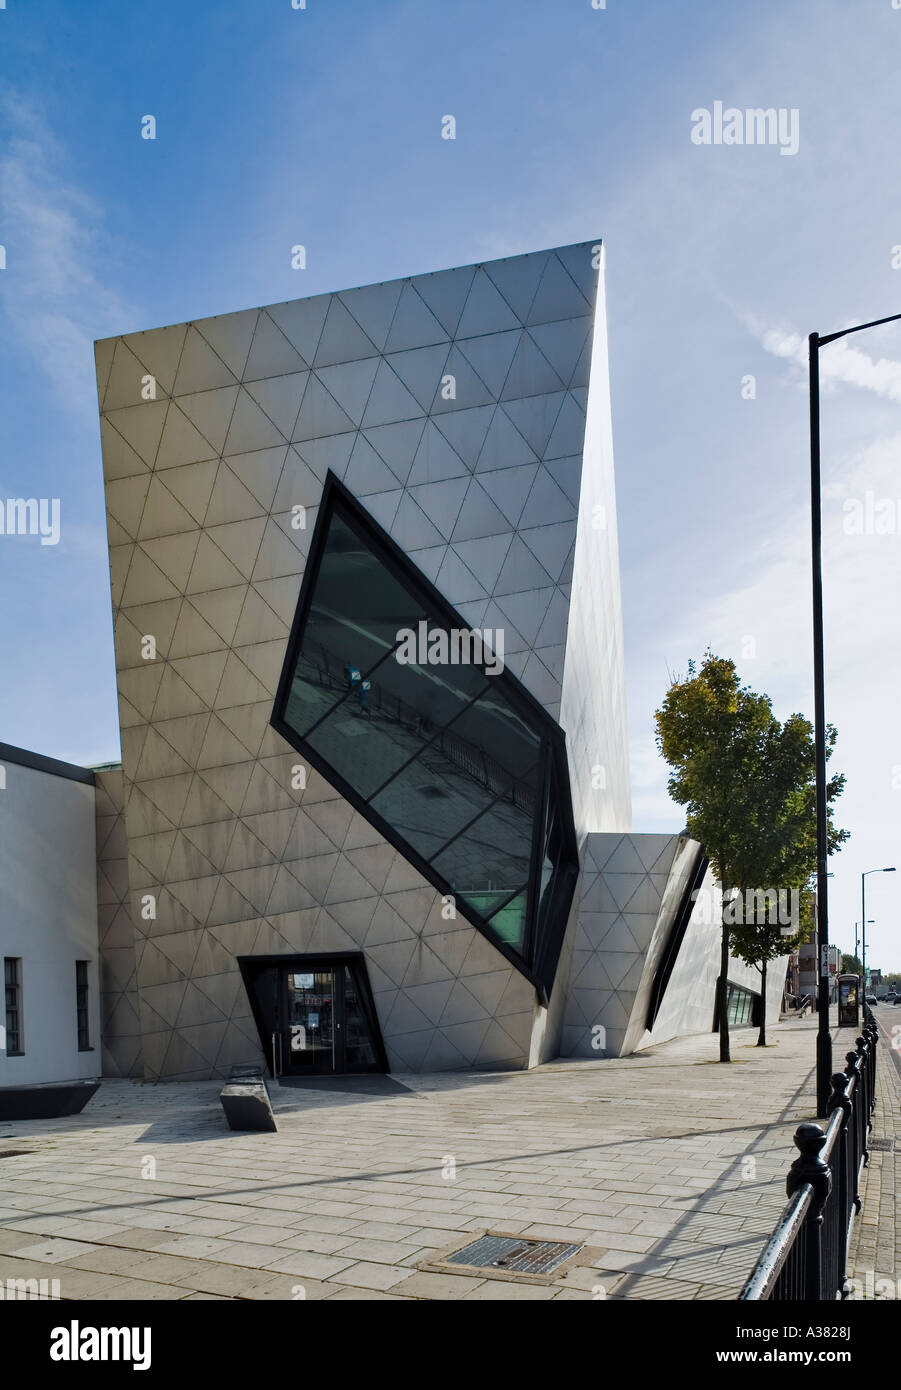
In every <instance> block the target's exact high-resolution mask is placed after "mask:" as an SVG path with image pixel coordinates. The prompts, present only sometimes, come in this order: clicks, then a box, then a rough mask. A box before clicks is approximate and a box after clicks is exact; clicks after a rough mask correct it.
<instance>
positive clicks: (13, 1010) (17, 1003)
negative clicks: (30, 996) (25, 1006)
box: [3, 956, 25, 1057]
mask: <svg viewBox="0 0 901 1390" xmlns="http://www.w3.org/2000/svg"><path fill="white" fill-rule="evenodd" d="M10 966H12V967H13V971H12V973H13V975H14V977H15V978H14V979H12V980H10V978H9V975H10V969H9V967H10ZM10 993H12V995H13V1002H12V1004H10ZM3 1003H4V1025H5V1041H6V1055H7V1057H24V1056H25V1024H24V1021H23V1018H22V957H21V956H4V957H3ZM10 1015H14V1016H15V1020H16V1022H15V1028H14V1029H11V1028H10V1026H9V1020H10ZM11 1036H14V1037H15V1039H16V1046H15V1047H10V1045H9V1040H10V1037H11Z"/></svg>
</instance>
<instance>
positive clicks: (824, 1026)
mask: <svg viewBox="0 0 901 1390" xmlns="http://www.w3.org/2000/svg"><path fill="white" fill-rule="evenodd" d="M898 319H901V314H891V315H890V316H889V317H888V318H884V319H872V320H871V321H870V322H869V323H861V324H858V325H857V326H856V327H854V328H842V329H840V330H839V331H838V332H837V333H827V334H825V336H823V337H821V336H820V334H819V333H811V334H810V337H809V338H808V340H807V341H808V346H809V351H810V539H811V560H812V572H813V703H814V739H815V743H816V805H817V904H816V911H817V956H818V968H817V1019H818V1029H817V1115H818V1116H825V1115H827V1114H828V1112H829V1095H830V1092H831V1089H832V1037H831V1035H830V1033H829V913H828V905H827V899H826V878H827V873H826V860H827V856H828V853H829V843H828V834H827V826H828V821H827V805H826V696H825V677H824V666H823V562H822V548H823V547H822V537H823V520H822V512H821V498H820V348H822V347H826V345H827V344H828V343H834V342H836V340H837V339H838V338H846V337H847V336H848V334H849V333H862V332H863V330H864V329H865V328H878V327H879V325H880V324H883V323H895V322H897V320H898ZM868 872H869V871H868ZM861 916H862V917H863V918H864V919H866V912H865V911H864V912H863V913H862V914H861ZM864 933H866V922H864Z"/></svg>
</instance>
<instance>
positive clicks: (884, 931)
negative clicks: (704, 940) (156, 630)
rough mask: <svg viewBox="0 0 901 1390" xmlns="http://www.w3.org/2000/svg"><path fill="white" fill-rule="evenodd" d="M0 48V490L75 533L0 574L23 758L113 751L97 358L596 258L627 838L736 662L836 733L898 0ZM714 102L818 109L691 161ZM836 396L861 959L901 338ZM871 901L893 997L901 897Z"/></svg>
mask: <svg viewBox="0 0 901 1390" xmlns="http://www.w3.org/2000/svg"><path fill="white" fill-rule="evenodd" d="M0 45H2V52H3V62H2V69H0V70H2V77H0V243H2V244H3V246H5V248H6V257H7V264H6V269H5V270H3V271H2V272H0V318H2V333H0V495H2V496H4V497H8V496H44V497H59V498H60V499H61V511H62V522H63V526H62V539H61V541H60V543H59V545H57V546H46V547H41V546H38V545H36V544H35V541H34V540H33V539H31V538H27V537H25V538H17V537H12V538H11V537H4V538H3V540H2V543H0V583H2V585H3V593H4V595H5V598H6V601H5V603H4V604H3V608H2V615H0V638H2V651H3V658H4V673H5V680H4V681H3V683H2V688H0V738H2V739H3V740H5V741H7V742H9V743H14V744H19V745H21V746H24V747H27V748H33V749H36V750H38V751H40V752H43V753H47V754H50V755H54V756H58V757H63V758H69V759H71V760H73V761H76V762H82V763H92V762H100V761H111V760H114V759H116V758H117V757H118V732H117V720H116V705H115V677H114V663H113V647H112V631H111V621H110V609H109V585H108V572H107V558H106V533H105V522H104V512H103V489H102V474H101V463H100V448H99V432H98V426H97V413H96V393H95V388H94V379H93V356H92V341H93V340H94V339H95V338H102V337H106V336H110V335H112V334H116V333H120V332H127V331H132V330H136V329H140V328H148V327H155V326H157V325H159V324H163V323H170V322H177V321H183V320H185V319H189V318H196V317H201V316H204V315H208V314H214V313H222V312H227V311H230V310H233V309H239V308H244V307H248V306H252V305H257V304H267V303H272V302H275V301H279V300H284V299H288V298H292V297H297V296H300V295H305V294H315V293H318V292H320V291H322V290H328V289H342V288H345V287H349V286H352V285H358V284H366V283H368V282H370V281H375V280H385V279H390V278H392V277H395V276H399V275H408V274H413V273H416V272H419V271H428V270H435V269H440V268H443V267H445V266H450V265H459V264H465V263H468V262H472V261H478V260H485V259H489V258H491V257H495V256H503V255H510V254H515V253H517V252H522V251H529V250H534V249H538V248H540V247H544V246H551V245H558V244H564V243H570V242H574V241H581V240H585V239H588V238H595V237H597V236H601V237H603V239H604V241H605V242H606V247H607V293H608V314H609V334H610V357H611V375H612V382H611V385H612V399H613V423H614V440H615V448H616V468H617V491H618V507H619V528H620V546H621V554H622V574H623V607H624V623H625V639H626V659H627V680H628V693H629V711H630V734H631V753H632V769H633V794H634V806H635V827H636V829H638V830H665V829H674V830H675V829H679V828H680V827H681V824H682V815H681V812H680V809H679V808H678V807H675V806H674V805H673V804H672V803H671V802H670V801H669V798H668V797H667V794H666V770H665V767H664V766H663V764H662V763H661V761H660V759H659V757H658V756H657V753H656V750H655V748H654V743H653V725H652V714H653V710H654V708H655V707H656V705H657V704H659V702H660V700H661V699H662V697H663V694H664V692H665V689H666V685H667V681H668V678H669V675H670V674H671V673H673V672H681V671H684V669H685V664H686V661H687V659H688V658H689V657H690V656H695V657H698V656H700V655H701V654H702V652H703V650H704V648H705V646H707V645H708V644H709V645H711V646H712V647H713V648H714V650H716V651H717V652H719V653H721V654H723V655H729V656H732V657H733V658H734V659H735V660H736V661H737V663H738V665H739V669H740V671H741V673H742V675H743V677H744V679H746V680H747V681H748V682H749V683H750V684H751V685H753V686H754V687H755V688H757V689H763V690H765V691H767V692H768V693H769V694H770V695H771V696H772V698H773V701H774V705H775V708H776V712H777V714H779V715H780V717H784V716H785V715H787V714H789V713H791V712H792V711H793V710H796V709H798V710H801V711H803V712H804V713H806V714H808V715H809V714H810V713H811V710H812V694H811V660H810V620H809V609H810V599H809V588H810V579H809V555H808V534H809V533H808V525H809V521H808V516H809V513H808V501H809V499H808V474H807V447H808V446H807V396H806V372H805V369H804V366H803V356H802V355H801V354H802V353H803V348H804V339H805V337H806V334H807V333H808V332H810V331H811V329H817V330H819V331H821V332H828V331H830V330H832V329H835V328H838V327H841V326H844V325H846V324H850V323H854V322H862V321H864V320H867V319H870V318H875V317H879V316H881V315H884V314H890V313H892V312H899V311H901V269H895V268H894V267H893V259H896V260H899V263H901V257H894V256H893V247H895V246H901V176H899V159H898V149H899V138H898V137H899V133H901V89H899V84H898V81H897V73H898V70H899V58H901V10H896V9H894V8H893V6H892V0H855V4H854V5H853V6H850V5H848V4H847V3H846V0H758V2H757V3H756V4H755V5H753V6H736V5H724V4H723V3H722V0H680V3H679V4H678V5H674V4H673V3H672V0H607V6H606V8H605V9H598V10H596V9H593V8H592V6H591V3H590V0H553V3H551V0H544V2H543V3H538V0H491V3H490V4H486V3H485V0H460V2H459V3H454V4H447V3H443V4H442V3H438V0H410V3H403V2H402V0H382V3H380V4H378V5H373V4H372V3H371V0H369V2H368V3H366V0H329V2H328V3H327V0H307V8H306V10H294V9H292V7H291V4H290V0H216V3H211V0H210V2H208V0H194V3H192V4H191V5H190V6H186V5H185V4H184V0H157V3H156V4H155V5H154V6H152V7H147V6H123V5H122V4H121V3H117V2H116V0H92V3H91V4H90V5H75V4H73V3H72V2H71V0H69V3H52V0H47V2H46V3H43V4H39V5H26V4H25V3H24V0H7V5H6V8H5V9H4V10H2V11H0ZM718 100H719V101H723V102H725V103H726V105H727V106H735V107H738V108H742V109H743V108H745V107H748V106H751V107H767V106H773V107H776V108H787V109H792V108H796V109H797V111H798V112H799V131H800V147H799V150H798V153H797V154H795V155H789V156H785V155H782V154H780V151H779V148H778V147H775V146H760V147H748V146H736V145H730V146H725V145H723V146H719V147H715V146H706V147H705V146H698V145H696V144H694V143H693V142H692V140H691V129H692V122H691V115H692V112H693V111H694V110H696V109H697V108H708V109H712V107H713V104H714V102H715V101H718ZM146 114H153V115H154V116H155V117H156V120H157V139H156V140H155V141H145V140H142V139H141V138H140V122H141V118H142V116H144V115H146ZM445 114H453V115H454V116H455V118H456V122H457V138H456V140H455V141H447V140H442V139H441V138H440V128H441V118H442V116H443V115H445ZM298 242H300V243H303V244H304V245H305V246H306V248H307V269H306V270H305V271H302V272H301V271H294V270H292V269H291V266H290V255H289V252H290V247H291V246H292V245H294V244H295V243H298ZM822 371H823V377H824V401H823V429H824V484H825V487H824V492H825V511H824V564H825V605H826V652H827V713H828V717H829V718H830V719H831V720H832V721H834V722H835V723H836V724H837V726H838V729H839V744H838V750H837V753H836V756H835V759H834V765H835V767H836V768H840V769H842V770H843V771H845V773H846V774H847V776H848V788H847V791H846V794H845V796H844V798H843V800H842V805H841V811H840V815H839V820H840V823H841V824H843V825H845V826H846V827H847V828H848V829H850V830H851V832H852V840H851V842H850V844H849V845H848V846H847V847H846V848H845V849H844V850H843V851H842V853H841V855H840V856H838V857H837V858H836V859H835V860H834V862H833V865H832V867H833V869H834V871H835V878H834V879H833V881H832V887H831V910H830V918H831V928H832V934H833V937H834V939H837V940H838V941H839V943H840V944H842V945H843V946H846V947H847V946H848V945H849V944H850V942H851V941H852V939H853V930H854V926H853V924H854V921H855V919H856V918H858V917H859V916H860V907H859V904H860V872H861V870H863V869H869V868H874V867H877V866H882V865H888V864H892V863H895V862H896V860H897V861H899V864H898V867H899V871H901V840H899V809H901V729H899V725H898V719H897V714H896V710H897V705H898V700H897V695H896V692H897V690H898V687H899V684H901V660H899V656H898V645H899V644H898V639H899V618H898V594H899V588H901V560H899V556H901V468H899V462H901V325H898V326H897V327H890V328H887V329H884V330H877V331H875V332H871V333H868V334H866V335H861V336H860V337H858V338H855V339H852V340H851V342H850V344H848V345H846V346H843V345H836V346H834V347H832V348H829V349H827V350H825V352H824V354H823V366H822ZM748 375H753V376H754V378H755V379H756V396H755V398H754V399H743V397H742V379H743V378H744V377H746V376H748ZM868 493H869V494H871V499H872V502H873V504H874V505H875V504H876V503H878V502H879V501H880V500H882V499H886V505H885V506H883V507H882V508H881V510H880V511H879V517H880V519H881V520H880V527H881V530H882V531H883V532H884V533H883V534H875V533H871V534H862V535H857V534H853V533H851V532H849V530H848V529H847V528H848V525H849V520H848V518H849V513H848V511H847V510H846V507H845V504H846V503H854V502H855V501H860V502H861V503H862V504H863V503H865V500H866V496H867V494H868ZM867 883H868V902H867V909H868V916H871V917H874V918H875V919H876V924H875V926H874V927H872V928H871V929H870V941H871V947H872V951H871V962H872V963H873V964H880V963H881V964H883V965H885V966H894V967H895V968H899V967H901V940H899V924H901V872H899V873H898V875H897V876H895V877H886V878H882V877H881V876H878V877H877V876H875V875H874V876H873V877H872V878H869V879H868V880H867Z"/></svg>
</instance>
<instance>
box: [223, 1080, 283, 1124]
mask: <svg viewBox="0 0 901 1390" xmlns="http://www.w3.org/2000/svg"><path fill="white" fill-rule="evenodd" d="M219 1099H220V1101H221V1102H222V1109H223V1110H224V1111H225V1118H226V1120H227V1121H228V1127H229V1129H241V1130H266V1131H269V1132H272V1131H275V1130H277V1129H278V1125H277V1124H276V1123H275V1116H274V1115H273V1113H272V1101H271V1100H270V1099H269V1087H268V1086H267V1085H266V1078H265V1077H264V1075H263V1073H262V1071H261V1070H260V1068H259V1067H249V1066H248V1067H232V1069H231V1073H230V1074H229V1078H228V1081H227V1082H226V1083H225V1085H224V1086H223V1088H222V1090H221V1091H220V1093H219Z"/></svg>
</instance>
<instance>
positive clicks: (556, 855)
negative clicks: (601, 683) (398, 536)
mask: <svg viewBox="0 0 901 1390" xmlns="http://www.w3.org/2000/svg"><path fill="white" fill-rule="evenodd" d="M312 556H313V558H312V560H311V566H312V568H311V570H310V573H309V575H308V577H307V579H306V580H305V589H304V597H303V599H302V603H304V604H305V618H304V620H303V625H302V630H301V631H300V633H299V635H297V636H295V638H294V639H293V644H292V647H291V649H290V650H289V654H288V657H287V669H286V672H285V675H284V677H283V683H282V687H281V688H280V697H279V700H280V703H278V702H277V708H276V711H275V713H274V722H275V723H276V727H277V728H279V729H281V730H282V731H283V732H284V733H285V736H286V737H288V738H289V739H290V740H291V741H292V742H294V743H295V746H296V747H298V748H299V749H300V750H301V751H303V752H307V753H308V755H309V756H310V757H311V759H312V760H313V761H314V762H317V765H319V766H320V767H321V769H322V771H323V772H324V774H325V775H326V776H327V777H328V776H329V775H330V774H331V775H332V776H334V777H335V778H336V779H337V780H338V782H339V784H340V786H341V789H342V790H344V792H345V795H347V796H348V797H349V798H350V799H351V800H352V801H353V802H354V804H355V805H357V806H358V809H359V810H360V811H361V812H362V814H364V815H367V814H368V815H369V816H370V817H371V818H372V819H373V820H374V822H375V824H376V825H377V826H379V828H380V829H382V830H383V831H384V833H386V834H388V835H389V836H390V837H392V838H393V839H394V841H395V843H397V844H398V846H399V848H401V850H402V851H403V852H405V853H408V854H409V855H410V857H411V858H412V859H413V862H414V863H416V864H417V866H418V867H419V868H420V869H421V870H422V872H423V873H424V874H425V875H426V877H429V878H430V879H431V880H432V881H433V882H434V883H435V884H436V886H437V887H439V888H440V889H441V891H442V892H443V893H445V894H452V895H454V897H455V898H456V899H458V901H459V907H460V910H461V911H462V912H463V913H464V915H466V916H467V917H468V918H469V919H470V920H471V921H472V922H473V923H474V924H475V925H476V926H478V927H479V928H480V930H483V931H485V933H486V934H487V935H488V936H490V937H491V938H492V939H493V940H494V941H495V942H496V943H498V944H501V945H502V946H503V948H504V949H505V950H507V951H508V952H512V953H513V954H514V956H515V957H516V958H518V959H519V960H521V961H522V962H523V963H524V964H526V965H529V966H531V965H533V964H534V963H535V962H536V961H539V960H540V961H542V962H544V968H545V973H546V974H547V975H548V977H549V979H550V980H552V979H553V971H554V969H555V967H556V958H557V955H558V954H559V945H560V941H561V940H562V931H563V929H564V928H565V922H566V917H567V914H568V911H569V905H570V902H571V898H572V886H573V876H574V873H575V866H576V865H577V854H576V846H575V837H574V833H573V830H572V816H571V811H570V808H569V789H568V786H567V784H566V780H565V778H566V772H565V757H564V755H563V750H562V740H561V738H560V733H559V729H558V728H557V726H556V725H554V724H553V721H552V720H550V718H549V717H548V716H547V715H546V714H545V713H544V712H543V711H542V710H541V709H540V707H539V706H538V705H537V704H535V703H534V702H530V701H529V699H528V698H527V697H524V695H523V694H522V693H521V692H520V691H519V687H518V686H517V684H516V682H515V681H513V679H512V677H510V676H508V675H507V674H506V673H503V674H502V675H490V676H489V675H487V674H486V672H485V669H484V667H483V666H481V665H479V664H478V663H477V662H473V661H469V662H460V663H458V664H454V662H453V661H452V660H446V661H443V662H439V663H436V664H431V663H428V664H424V665H422V666H420V665H417V664H415V663H407V662H405V661H404V660H398V649H399V645H400V643H401V642H402V640H403V639H402V636H401V634H402V630H404V629H412V630H413V631H414V632H416V631H417V628H418V624H419V623H420V622H422V623H424V624H426V626H427V627H428V628H429V629H431V630H433V631H434V630H435V629H441V630H442V631H444V632H446V633H451V632H453V631H454V622H453V617H452V616H451V615H450V613H449V611H448V610H447V608H446V606H445V605H443V604H442V603H441V601H440V600H439V599H438V598H437V596H436V595H435V593H434V591H433V590H431V589H430V587H429V586H428V584H427V582H426V581H425V580H424V579H423V577H422V576H421V575H420V574H419V573H418V571H417V570H416V569H415V568H414V567H413V565H412V564H410V562H409V561H408V560H407V559H406V557H404V556H403V555H402V554H400V552H398V551H397V550H396V548H394V547H393V544H392V542H391V541H390V540H389V539H388V538H387V537H385V536H384V534H383V533H381V532H380V531H379V529H378V528H377V527H375V525H374V523H373V522H372V521H371V519H370V518H367V517H366V515H365V513H364V512H363V511H362V509H361V508H359V506H358V504H356V503H355V502H354V501H353V499H351V498H350V496H349V494H347V493H345V491H344V490H343V489H342V488H340V486H339V485H337V484H331V485H328V486H327V489H326V494H325V497H324V500H323V505H322V506H321V508H320V514H319V522H318V524H317V533H316V537H314V543H313V551H312ZM317 556H318V560H317V558H316V557H317ZM457 622H458V627H459V628H462V629H464V630H465V629H466V626H467V625H466V624H465V623H464V622H463V620H462V618H459V619H458V620H457ZM457 649H458V650H459V648H457ZM447 650H449V651H453V650H454V644H453V643H449V644H447ZM555 769H556V770H555ZM561 779H562V780H561ZM548 942H550V943H551V944H552V945H553V946H554V949H552V950H549V951H548V950H547V949H545V948H546V946H547V943H548Z"/></svg>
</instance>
